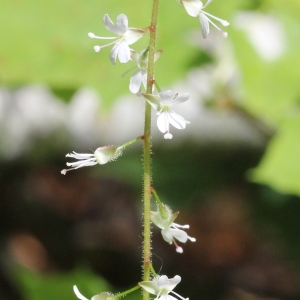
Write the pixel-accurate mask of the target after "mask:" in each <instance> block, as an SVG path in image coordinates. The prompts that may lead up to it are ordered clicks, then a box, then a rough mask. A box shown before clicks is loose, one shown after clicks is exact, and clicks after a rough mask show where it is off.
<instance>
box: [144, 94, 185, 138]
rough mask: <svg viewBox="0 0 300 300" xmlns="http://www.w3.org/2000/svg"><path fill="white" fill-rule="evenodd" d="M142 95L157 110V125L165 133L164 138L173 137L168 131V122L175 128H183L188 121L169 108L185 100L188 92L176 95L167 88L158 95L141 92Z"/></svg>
mask: <svg viewBox="0 0 300 300" xmlns="http://www.w3.org/2000/svg"><path fill="white" fill-rule="evenodd" d="M143 96H144V97H145V98H146V99H147V101H148V102H149V104H150V105H151V106H152V107H153V108H154V109H156V110H157V111H158V112H157V114H158V118H157V127H158V129H159V130H160V131H161V132H162V133H165V135H164V138H165V139H171V138H172V137H173V135H172V134H171V133H170V124H171V125H173V126H174V127H175V128H177V129H184V128H185V127H186V124H189V123H190V122H189V121H186V120H185V119H184V118H183V117H182V116H180V115H178V114H177V113H175V112H174V111H173V110H172V109H171V108H172V107H173V106H174V105H177V104H180V103H183V102H185V101H187V100H188V99H189V97H190V95H189V94H188V93H186V94H183V95H182V96H180V97H178V94H173V93H172V91H170V90H167V91H164V92H161V93H159V94H158V95H152V94H143Z"/></svg>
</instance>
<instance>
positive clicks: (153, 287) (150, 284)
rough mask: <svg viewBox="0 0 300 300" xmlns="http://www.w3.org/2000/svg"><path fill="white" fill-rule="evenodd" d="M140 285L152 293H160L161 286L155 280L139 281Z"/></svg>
mask: <svg viewBox="0 0 300 300" xmlns="http://www.w3.org/2000/svg"><path fill="white" fill-rule="evenodd" d="M139 286H141V287H142V288H143V289H144V290H146V291H147V292H148V293H150V294H153V295H157V294H158V293H159V288H158V285H157V282H156V281H155V280H154V281H142V282H139Z"/></svg>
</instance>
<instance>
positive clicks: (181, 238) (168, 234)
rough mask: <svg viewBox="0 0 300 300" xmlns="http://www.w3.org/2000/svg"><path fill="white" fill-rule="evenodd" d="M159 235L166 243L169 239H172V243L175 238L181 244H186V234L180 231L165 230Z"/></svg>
mask: <svg viewBox="0 0 300 300" xmlns="http://www.w3.org/2000/svg"><path fill="white" fill-rule="evenodd" d="M161 234H162V236H163V238H164V240H165V241H166V242H169V240H170V237H172V241H173V238H175V239H176V240H178V241H179V242H181V243H186V242H187V240H188V235H187V233H186V232H185V231H183V230H181V229H172V228H166V229H163V230H162V231H161ZM169 243H170V242H169Z"/></svg>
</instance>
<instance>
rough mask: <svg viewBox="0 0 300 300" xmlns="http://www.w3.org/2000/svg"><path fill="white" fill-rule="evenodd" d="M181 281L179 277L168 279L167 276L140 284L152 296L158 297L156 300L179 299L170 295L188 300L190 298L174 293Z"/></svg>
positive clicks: (157, 277)
mask: <svg viewBox="0 0 300 300" xmlns="http://www.w3.org/2000/svg"><path fill="white" fill-rule="evenodd" d="M180 281H181V277H180V276H179V275H176V276H174V277H173V278H170V279H169V278H168V277H167V276H166V275H162V276H156V277H155V278H153V279H152V280H151V281H142V282H139V285H140V286H141V287H142V288H143V289H144V290H146V291H147V292H148V293H150V294H152V295H156V296H157V297H156V298H155V300H177V298H175V297H173V296H171V295H169V294H174V295H175V296H177V297H178V298H179V299H183V300H188V299H189V298H186V299H185V298H183V297H182V296H180V295H179V294H177V293H175V292H173V289H174V288H175V286H176V285H177V284H178V283H179V282H180Z"/></svg>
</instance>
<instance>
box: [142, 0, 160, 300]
mask: <svg viewBox="0 0 300 300" xmlns="http://www.w3.org/2000/svg"><path fill="white" fill-rule="evenodd" d="M158 6H159V0H153V6H152V17H151V25H150V42H149V56H148V71H147V93H148V94H152V86H153V82H154V63H155V61H154V54H155V42H156V25H157V16H158ZM143 141H144V242H143V254H144V265H143V267H144V268H143V281H149V280H150V270H151V268H150V266H151V224H150V207H151V157H150V153H151V105H150V104H149V103H148V101H145V122H144V137H143ZM143 300H149V292H147V291H146V290H145V289H143Z"/></svg>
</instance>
